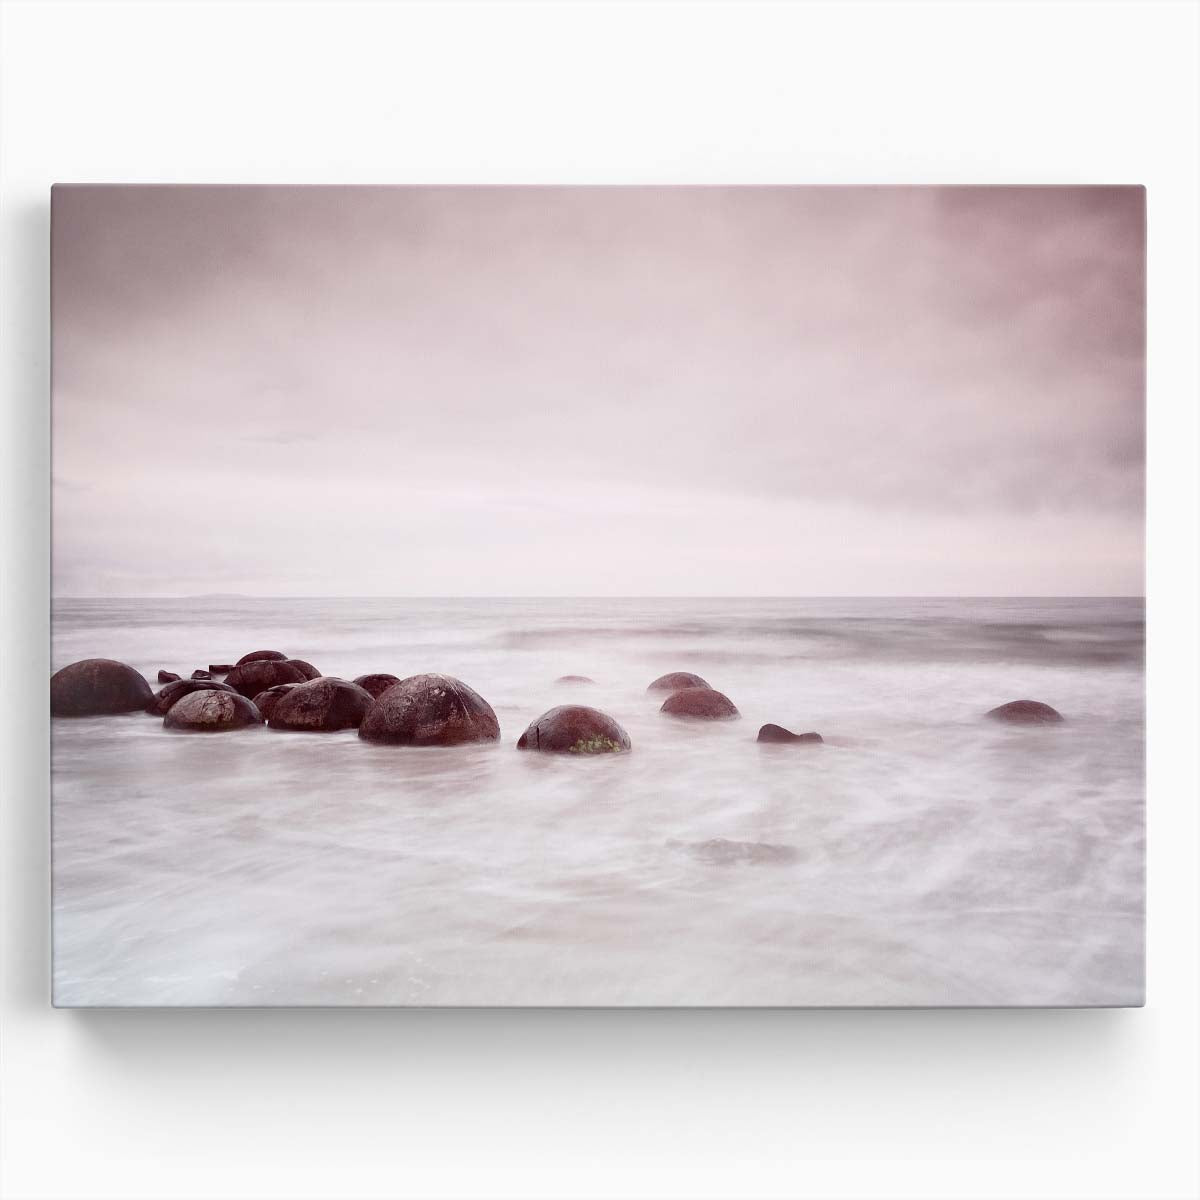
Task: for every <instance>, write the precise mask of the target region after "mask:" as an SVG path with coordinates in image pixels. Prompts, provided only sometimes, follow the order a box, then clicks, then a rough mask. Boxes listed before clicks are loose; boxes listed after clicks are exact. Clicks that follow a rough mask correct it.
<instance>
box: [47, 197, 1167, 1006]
mask: <svg viewBox="0 0 1200 1200" xmlns="http://www.w3.org/2000/svg"><path fill="white" fill-rule="evenodd" d="M52 227H53V228H52V243H53V245H52V275H53V278H52V293H53V314H52V315H53V468H54V478H53V539H54V545H53V663H52V670H53V676H52V678H51V679H50V682H49V692H50V710H51V722H50V724H51V735H52V770H53V779H52V784H53V788H52V790H53V847H52V849H53V997H54V1002H55V1003H56V1004H58V1005H60V1006H169V1005H314V1006H356V1005H362V1006H380V1005H382V1006H427V1005H433V1006H440V1005H446V1006H459V1005H522V1006H542V1005H612V1006H635V1005H654V1006H699V1005H705V1006H711V1005H718V1006H912V1005H919V1006H940V1005H947V1006H963V1005H989V1006H990V1005H1069V1006H1077V1005H1098V1006H1127V1005H1138V1004H1140V1003H1142V999H1143V940H1144V939H1143V893H1144V868H1143V860H1144V854H1143V851H1144V837H1143V832H1144V831H1143V826H1144V820H1143V818H1144V774H1143V745H1144V697H1143V645H1144V612H1143V567H1142V560H1143V490H1144V426H1145V417H1144V366H1145V364H1144V359H1145V335H1144V308H1145V305H1144V290H1145V289H1144V244H1145V238H1144V193H1143V191H1142V189H1141V188H1135V187H925V188H922V187H877V188H871V187H863V188H854V187H573V188H572V187H376V188H358V187H345V188H341V187H316V188H312V187H191V186H184V187H176V186H172V187H166V186H163V187H144V186H136V187H134V186H130V187H123V186H83V185H78V186H75V185H60V186H59V187H56V188H55V189H54V192H53V202H52Z"/></svg>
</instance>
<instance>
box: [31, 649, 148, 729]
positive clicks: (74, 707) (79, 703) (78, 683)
mask: <svg viewBox="0 0 1200 1200" xmlns="http://www.w3.org/2000/svg"><path fill="white" fill-rule="evenodd" d="M153 695H154V693H153V692H152V691H151V690H150V685H149V684H148V683H147V682H146V680H145V678H144V677H143V676H142V675H140V674H138V672H137V671H135V670H134V669H133V668H132V667H130V666H127V665H126V664H125V663H123V662H117V661H116V660H115V659H111V658H85V659H82V660H81V661H80V662H74V663H71V665H70V666H67V667H63V669H62V670H61V671H55V673H54V674H53V675H52V676H51V677H50V712H51V714H52V715H53V716H56V717H98V716H106V715H108V714H109V713H123V712H136V711H137V710H138V709H139V708H145V707H146V704H147V702H148V701H149V700H150V699H151V698H152V697H153Z"/></svg>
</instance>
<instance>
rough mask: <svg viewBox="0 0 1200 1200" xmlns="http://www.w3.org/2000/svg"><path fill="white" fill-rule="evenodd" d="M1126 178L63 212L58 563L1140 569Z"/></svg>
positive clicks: (953, 577) (133, 585) (154, 569)
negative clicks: (1094, 183)
mask: <svg viewBox="0 0 1200 1200" xmlns="http://www.w3.org/2000/svg"><path fill="white" fill-rule="evenodd" d="M1143 258H1144V244H1143V193H1142V191H1141V189H1134V188H928V189H920V188H863V189H855V188H824V189H817V188H378V189H369V188H346V189H340V188H169V187H164V188H112V187H109V188H102V187H59V188H57V189H55V193H54V204H53V303H54V314H53V316H54V537H55V544H54V570H55V578H54V587H55V593H56V594H58V595H66V596H81V595H148V594H151V595H169V594H195V593H209V592H245V593H252V594H262V595H822V594H835V595H858V594H883V595H889V594H890V595H920V594H952V595H967V594H984V595H1005V594H1015V595H1022V594H1034V595H1052V594H1086V595H1091V594H1096V595H1098V594H1140V593H1141V591H1142V520H1143V506H1142V492H1143V483H1144V412H1143V369H1144V338H1143V291H1144V265H1143Z"/></svg>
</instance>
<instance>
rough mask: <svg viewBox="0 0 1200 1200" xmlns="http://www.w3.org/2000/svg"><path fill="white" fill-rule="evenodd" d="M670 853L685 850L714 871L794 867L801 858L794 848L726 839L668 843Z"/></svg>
mask: <svg viewBox="0 0 1200 1200" xmlns="http://www.w3.org/2000/svg"><path fill="white" fill-rule="evenodd" d="M667 845H668V846H669V847H671V848H672V849H682V850H686V851H687V852H688V853H689V854H692V855H694V856H695V857H696V858H698V859H699V860H700V861H701V862H704V863H708V864H709V865H710V866H714V867H731V866H739V865H743V864H744V865H750V866H754V865H759V864H767V865H772V864H774V865H778V864H781V863H793V862H796V861H798V859H799V858H800V852H799V851H798V850H797V849H796V847H795V846H781V845H777V844H776V843H774V842H733V841H730V840H729V839H728V838H710V839H709V840H708V841H707V842H677V841H669V842H667Z"/></svg>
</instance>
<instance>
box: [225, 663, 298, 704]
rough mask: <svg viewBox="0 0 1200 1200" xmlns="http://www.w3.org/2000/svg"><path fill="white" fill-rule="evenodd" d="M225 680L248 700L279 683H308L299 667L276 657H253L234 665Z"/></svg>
mask: <svg viewBox="0 0 1200 1200" xmlns="http://www.w3.org/2000/svg"><path fill="white" fill-rule="evenodd" d="M225 682H226V683H227V684H229V686H230V687H231V688H233V690H234V691H235V692H237V693H239V694H240V695H242V696H245V697H246V699H247V700H253V699H254V697H255V696H257V695H258V693H259V692H265V691H266V690H267V688H270V687H274V686H275V685H276V684H277V683H307V682H308V681H307V680H306V679H305V678H304V675H303V674H302V672H301V671H300V669H299V667H293V666H292V665H291V663H287V662H284V661H283V660H282V659H276V658H252V659H251V660H250V661H249V662H245V663H242V664H241V665H240V666H237V667H234V668H233V670H232V671H230V672H229V674H228V675H226V676H225Z"/></svg>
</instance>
